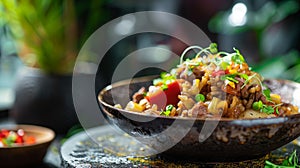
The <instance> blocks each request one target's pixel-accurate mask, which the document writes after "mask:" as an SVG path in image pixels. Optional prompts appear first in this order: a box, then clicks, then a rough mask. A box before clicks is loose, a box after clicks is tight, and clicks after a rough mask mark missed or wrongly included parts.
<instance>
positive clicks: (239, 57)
mask: <svg viewBox="0 0 300 168" xmlns="http://www.w3.org/2000/svg"><path fill="white" fill-rule="evenodd" d="M233 50H234V51H235V52H236V54H234V55H233V56H232V57H231V61H233V62H235V63H237V64H242V63H244V62H245V59H244V57H243V55H242V54H241V53H240V51H239V50H238V49H236V48H233Z"/></svg>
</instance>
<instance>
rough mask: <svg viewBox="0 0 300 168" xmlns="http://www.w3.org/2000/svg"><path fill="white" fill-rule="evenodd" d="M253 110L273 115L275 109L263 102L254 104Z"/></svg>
mask: <svg viewBox="0 0 300 168" xmlns="http://www.w3.org/2000/svg"><path fill="white" fill-rule="evenodd" d="M252 108H253V110H257V111H258V110H259V111H260V112H263V113H266V114H273V113H274V108H273V107H272V106H268V105H265V104H264V103H263V102H262V101H261V100H259V101H258V102H254V103H253V104H252Z"/></svg>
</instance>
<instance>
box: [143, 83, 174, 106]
mask: <svg viewBox="0 0 300 168" xmlns="http://www.w3.org/2000/svg"><path fill="white" fill-rule="evenodd" d="M179 94H180V86H179V83H178V82H177V81H175V80H174V81H173V82H171V83H169V84H167V89H166V90H164V91H163V90H162V89H158V90H157V91H156V92H154V93H151V94H150V95H147V96H146V99H147V100H148V101H149V102H150V104H156V105H157V107H158V110H163V109H165V108H166V106H167V105H169V104H172V105H173V106H175V107H176V106H177V103H178V102H179V99H178V95H179Z"/></svg>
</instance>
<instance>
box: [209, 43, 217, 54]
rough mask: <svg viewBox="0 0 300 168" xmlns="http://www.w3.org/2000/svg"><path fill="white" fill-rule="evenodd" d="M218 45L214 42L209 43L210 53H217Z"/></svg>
mask: <svg viewBox="0 0 300 168" xmlns="http://www.w3.org/2000/svg"><path fill="white" fill-rule="evenodd" d="M217 47H218V45H217V44H216V43H211V44H210V45H209V51H210V52H211V53H212V54H216V53H218V48H217Z"/></svg>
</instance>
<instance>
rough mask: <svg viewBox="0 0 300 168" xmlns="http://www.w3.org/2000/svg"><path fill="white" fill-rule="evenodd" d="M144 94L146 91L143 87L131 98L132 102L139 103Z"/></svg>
mask: <svg viewBox="0 0 300 168" xmlns="http://www.w3.org/2000/svg"><path fill="white" fill-rule="evenodd" d="M146 92H147V91H146V89H145V87H142V88H141V89H140V90H139V91H137V92H136V93H135V94H134V95H133V96H132V100H133V102H135V103H139V102H140V101H141V100H142V99H143V98H144V95H145V93H146Z"/></svg>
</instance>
